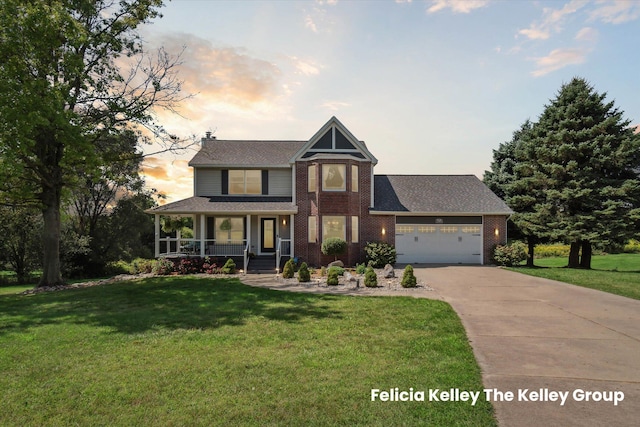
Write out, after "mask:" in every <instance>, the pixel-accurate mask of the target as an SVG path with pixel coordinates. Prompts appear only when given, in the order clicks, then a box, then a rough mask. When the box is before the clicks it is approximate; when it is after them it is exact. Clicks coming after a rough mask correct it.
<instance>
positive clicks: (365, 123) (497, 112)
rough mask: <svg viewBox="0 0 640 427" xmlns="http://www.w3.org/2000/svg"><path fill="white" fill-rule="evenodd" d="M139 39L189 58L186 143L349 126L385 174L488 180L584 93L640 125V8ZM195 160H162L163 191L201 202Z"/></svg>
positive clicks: (511, 7)
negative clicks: (504, 153) (578, 89)
mask: <svg viewBox="0 0 640 427" xmlns="http://www.w3.org/2000/svg"><path fill="white" fill-rule="evenodd" d="M161 12H162V14H163V17H162V18H161V19H157V20H154V21H153V22H152V23H150V24H148V25H145V26H144V27H142V28H141V29H140V33H141V35H142V37H143V39H144V41H145V43H146V44H147V46H148V48H152V49H155V48H158V47H161V46H163V47H164V48H165V49H166V50H167V51H168V52H170V53H173V54H178V53H180V52H182V54H181V55H182V56H181V65H180V67H179V75H178V76H179V78H180V79H182V80H183V90H184V92H185V94H191V95H193V96H192V97H191V98H189V99H187V100H186V101H184V102H182V103H181V104H180V105H178V106H177V111H178V112H179V114H171V113H168V112H166V111H158V112H157V118H158V120H159V122H160V123H161V124H162V125H163V126H164V127H165V128H166V129H167V130H168V131H169V132H171V133H172V134H175V135H177V136H179V137H181V138H188V137H189V136H194V137H195V138H196V139H197V140H199V139H200V138H201V137H203V136H204V134H205V132H207V131H211V132H212V133H213V134H214V135H215V136H216V137H217V138H218V139H252V140H298V141H300V140H308V139H309V138H311V137H312V136H313V135H314V134H315V133H316V132H317V131H318V130H319V129H320V127H322V126H323V125H324V124H325V123H326V122H327V121H328V120H329V119H330V118H331V117H332V116H336V117H337V118H338V119H339V120H340V121H341V122H342V123H343V124H344V125H345V126H346V127H347V128H348V129H349V130H350V131H351V133H352V134H353V135H354V136H355V137H356V138H358V139H360V140H362V141H364V142H365V143H366V144H367V147H368V148H369V150H370V151H371V152H372V153H373V155H374V156H376V158H377V159H378V165H377V166H376V167H375V173H376V174H474V175H476V176H478V177H479V178H480V179H482V176H483V173H484V171H485V170H487V169H489V167H490V163H491V160H492V155H493V153H492V150H494V149H496V148H498V146H499V144H500V143H502V142H505V141H508V140H510V139H511V136H512V134H513V132H514V131H515V130H516V129H518V128H519V127H520V125H521V124H522V123H523V122H524V121H525V120H527V119H531V120H533V121H536V120H537V119H538V117H539V115H540V114H541V113H542V111H543V110H544V108H545V106H546V105H547V104H548V103H549V102H550V100H552V99H553V98H555V96H556V95H557V93H558V90H559V89H560V88H561V86H562V85H563V84H565V83H568V82H569V81H570V80H571V79H572V78H573V77H582V78H585V79H587V80H588V81H589V82H590V83H591V84H592V85H593V87H594V88H595V89H596V91H598V92H599V93H603V92H605V93H606V94H607V100H608V101H614V102H615V106H616V107H617V108H618V109H620V110H622V111H624V113H625V114H624V117H625V118H627V119H628V120H630V121H631V122H632V123H633V124H634V125H635V124H640V96H639V94H640V77H639V76H640V55H639V46H640V44H639V41H640V1H628V0H621V1H613V0H607V1H599V0H592V1H586V0H579V1H575V0H573V1H558V0H556V1H524V0H519V1H506V0H503V1H490V0H489V1H484V0H467V1H456V0H426V1H425V0H413V1H411V0H404V1H402V0H397V1H392V0H389V1H382V0H380V1H364V0H361V1H357V0H352V1H345V0H322V1H320V0H318V1H242V0H240V1H238V0H236V1H213V0H211V1H210V0H173V1H171V2H169V3H167V5H166V6H165V7H164V8H163V9H162V11H161ZM194 154H195V152H194V151H193V149H192V150H187V151H185V152H182V153H180V154H165V155H150V156H149V157H147V159H146V160H145V163H144V167H143V173H144V175H145V177H146V180H147V184H148V186H149V187H152V188H155V189H156V190H158V191H159V192H160V193H162V194H165V195H166V196H167V197H166V199H165V200H163V201H162V202H161V203H167V202H172V201H176V200H180V199H183V198H186V197H191V196H192V195H193V172H192V170H191V168H189V167H188V161H189V159H190V158H191V157H193V155H194Z"/></svg>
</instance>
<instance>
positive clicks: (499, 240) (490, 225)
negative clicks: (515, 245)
mask: <svg viewBox="0 0 640 427" xmlns="http://www.w3.org/2000/svg"><path fill="white" fill-rule="evenodd" d="M482 223H483V230H484V232H483V236H482V244H483V247H482V254H483V257H482V262H483V264H485V265H488V264H491V263H492V262H493V250H494V249H495V248H496V246H498V245H504V244H505V243H507V217H506V216H505V215H485V216H484V217H483V219H482Z"/></svg>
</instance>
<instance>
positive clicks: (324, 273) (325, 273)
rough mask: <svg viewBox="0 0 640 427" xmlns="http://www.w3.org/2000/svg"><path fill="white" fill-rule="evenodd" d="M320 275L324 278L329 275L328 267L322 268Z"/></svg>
mask: <svg viewBox="0 0 640 427" xmlns="http://www.w3.org/2000/svg"><path fill="white" fill-rule="evenodd" d="M320 275H321V276H322V277H324V276H326V275H327V267H325V266H324V265H323V266H322V267H320Z"/></svg>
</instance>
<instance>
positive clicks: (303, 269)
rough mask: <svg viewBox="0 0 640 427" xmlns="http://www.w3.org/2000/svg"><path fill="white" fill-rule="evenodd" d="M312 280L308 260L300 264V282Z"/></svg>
mask: <svg viewBox="0 0 640 427" xmlns="http://www.w3.org/2000/svg"><path fill="white" fill-rule="evenodd" d="M310 280H311V274H310V273H309V267H308V266H307V263H306V262H303V263H302V264H300V269H298V282H308V281H310Z"/></svg>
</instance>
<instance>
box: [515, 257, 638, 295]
mask: <svg viewBox="0 0 640 427" xmlns="http://www.w3.org/2000/svg"><path fill="white" fill-rule="evenodd" d="M535 265H536V267H535V268H528V267H515V268H511V270H513V271H517V272H520V273H524V274H529V275H531V276H537V277H544V278H546V279H552V280H559V281H561V282H565V283H571V284H573V285H578V286H584V287H586V288H592V289H598V290H600V291H604V292H609V293H612V294H616V295H622V296H625V297H629V298H634V299H640V254H616V255H596V256H594V257H593V259H592V262H591V266H592V269H591V270H580V269H574V268H564V267H565V266H566V265H567V258H540V259H536V260H535ZM541 267H542V268H541Z"/></svg>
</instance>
